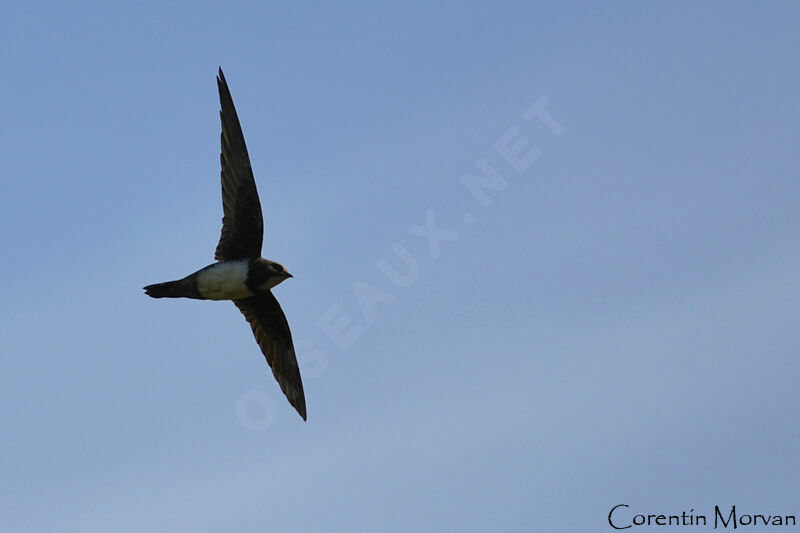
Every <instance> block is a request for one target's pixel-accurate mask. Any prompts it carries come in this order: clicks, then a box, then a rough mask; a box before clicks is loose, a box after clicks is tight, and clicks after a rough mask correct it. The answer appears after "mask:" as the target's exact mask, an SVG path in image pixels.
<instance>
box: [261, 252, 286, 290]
mask: <svg viewBox="0 0 800 533" xmlns="http://www.w3.org/2000/svg"><path fill="white" fill-rule="evenodd" d="M251 276H253V277H254V278H255V281H256V282H257V283H256V286H257V287H258V288H259V289H261V290H262V291H268V290H269V289H271V288H272V287H274V286H276V285H277V284H279V283H280V282H282V281H283V280H285V279H289V278H291V277H293V276H292V275H291V274H290V273H289V271H288V270H286V267H284V266H283V265H282V264H280V263H276V262H275V261H270V260H269V259H259V260H257V262H256V263H255V264H254V265H253V267H251Z"/></svg>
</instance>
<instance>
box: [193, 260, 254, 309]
mask: <svg viewBox="0 0 800 533" xmlns="http://www.w3.org/2000/svg"><path fill="white" fill-rule="evenodd" d="M247 263H248V261H247V260H244V261H230V262H226V263H217V264H216V265H214V266H212V267H211V268H209V269H208V270H204V271H203V272H201V273H200V274H199V275H198V276H197V289H198V290H199V291H200V295H201V296H202V297H203V298H208V299H209V300H236V299H239V298H247V297H248V296H253V293H252V292H251V291H250V289H248V288H247V285H246V284H245V281H246V280H247Z"/></svg>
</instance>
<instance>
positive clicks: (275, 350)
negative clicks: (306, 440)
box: [233, 291, 306, 420]
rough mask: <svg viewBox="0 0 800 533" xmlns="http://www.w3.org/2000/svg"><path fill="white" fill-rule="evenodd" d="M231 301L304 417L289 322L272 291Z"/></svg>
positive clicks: (280, 382)
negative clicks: (251, 329) (246, 322)
mask: <svg viewBox="0 0 800 533" xmlns="http://www.w3.org/2000/svg"><path fill="white" fill-rule="evenodd" d="M233 303H235V304H236V307H238V308H239V311H241V312H242V313H243V314H244V317H245V318H246V319H247V321H248V322H250V327H251V328H253V335H255V337H256V342H258V345H259V346H260V347H261V351H262V352H263V353H264V356H265V357H266V358H267V364H269V366H270V367H272V373H273V374H274V375H275V379H277V380H278V385H280V386H281V390H282V391H283V393H284V394H285V395H286V398H288V399H289V403H290V404H292V406H294V408H295V409H297V412H298V413H300V416H302V417H303V420H305V419H306V397H305V395H304V394H303V381H302V380H301V379H300V369H299V368H298V366H297V357H296V356H295V353H294V344H293V343H292V333H291V331H289V323H288V322H287V321H286V315H284V314H283V310H281V305H280V304H279V303H278V300H276V299H275V296H274V295H273V294H272V292H270V291H267V292H266V293H261V294H257V295H255V296H251V297H250V298H243V299H241V300H234V301H233Z"/></svg>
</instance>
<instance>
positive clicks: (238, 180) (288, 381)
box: [144, 68, 306, 420]
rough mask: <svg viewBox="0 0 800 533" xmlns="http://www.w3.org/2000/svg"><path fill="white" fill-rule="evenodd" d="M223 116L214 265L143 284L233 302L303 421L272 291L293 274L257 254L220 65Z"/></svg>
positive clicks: (152, 291) (288, 337)
mask: <svg viewBox="0 0 800 533" xmlns="http://www.w3.org/2000/svg"><path fill="white" fill-rule="evenodd" d="M217 87H218V88H219V101H220V105H221V108H222V109H221V111H220V113H219V115H220V118H221V119H222V153H221V154H220V162H221V163H222V209H223V213H224V216H223V218H222V235H221V236H220V239H219V244H218V245H217V251H216V253H215V254H214V259H216V261H217V262H216V263H213V264H211V265H208V266H207V267H205V268H201V269H200V270H198V271H197V272H195V273H194V274H190V275H188V276H186V277H185V278H183V279H180V280H177V281H167V282H164V283H156V284H154V285H148V286H147V287H145V288H144V290H145V292H146V293H147V295H148V296H152V297H153V298H194V299H196V300H232V301H233V303H234V304H235V305H236V307H238V308H239V311H241V312H242V314H244V317H245V318H246V319H247V321H248V322H249V323H250V327H251V328H252V330H253V335H255V338H256V342H257V343H258V346H259V347H260V348H261V351H262V352H263V354H264V356H265V357H266V358H267V364H269V366H270V367H271V368H272V373H273V374H274V375H275V379H276V380H278V384H279V385H280V387H281V390H282V391H283V393H284V394H285V395H286V398H287V399H288V400H289V403H290V404H292V406H293V407H294V408H295V409H297V412H298V413H300V416H302V417H303V420H305V419H306V399H305V395H304V394H303V382H302V380H301V379H300V369H299V368H298V366H297V357H296V356H295V353H294V344H293V343H292V333H291V332H290V331H289V323H288V322H287V321H286V315H284V314H283V310H282V309H281V306H280V304H279V303H278V300H276V299H275V296H274V295H273V294H272V291H271V290H270V289H272V288H273V287H275V286H276V285H278V284H279V283H280V282H282V281H284V280H285V279H288V278H291V277H292V275H291V274H290V273H289V272H288V271H287V270H286V269H285V268H284V267H283V265H281V264H280V263H276V262H275V261H270V260H269V259H264V258H263V257H261V242H262V239H263V236H264V221H263V218H262V216H261V203H260V202H259V200H258V191H257V190H256V183H255V180H254V179H253V170H252V169H251V168H250V156H248V155H247V146H245V143H244V134H243V133H242V127H241V125H240V124H239V117H238V116H237V115H236V108H235V107H234V106H233V99H232V98H231V92H230V90H229V89H228V83H227V82H226V81H225V75H224V74H223V73H222V69H221V68H220V69H219V75H218V76H217Z"/></svg>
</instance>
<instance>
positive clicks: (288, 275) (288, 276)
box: [286, 272, 294, 278]
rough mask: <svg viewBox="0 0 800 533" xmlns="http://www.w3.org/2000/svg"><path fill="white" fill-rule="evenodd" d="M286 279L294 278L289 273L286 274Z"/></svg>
mask: <svg viewBox="0 0 800 533" xmlns="http://www.w3.org/2000/svg"><path fill="white" fill-rule="evenodd" d="M286 277H287V278H293V277H294V276H292V275H291V274H289V273H288V272H287V273H286Z"/></svg>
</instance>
